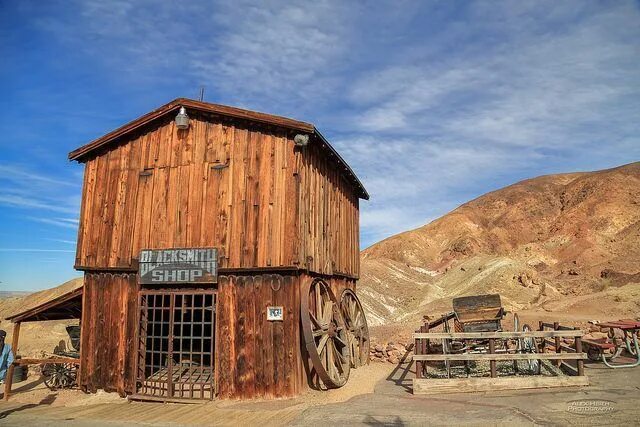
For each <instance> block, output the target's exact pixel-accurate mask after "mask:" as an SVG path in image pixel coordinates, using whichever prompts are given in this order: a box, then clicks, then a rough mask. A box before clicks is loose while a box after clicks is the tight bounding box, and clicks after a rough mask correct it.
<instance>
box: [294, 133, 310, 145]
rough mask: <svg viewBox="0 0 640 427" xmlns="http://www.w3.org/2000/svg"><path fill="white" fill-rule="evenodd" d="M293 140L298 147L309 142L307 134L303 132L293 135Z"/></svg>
mask: <svg viewBox="0 0 640 427" xmlns="http://www.w3.org/2000/svg"><path fill="white" fill-rule="evenodd" d="M293 142H294V143H295V144H296V145H297V146H298V147H304V146H306V145H307V144H308V143H309V135H305V134H302V133H299V134H297V135H296V136H294V137H293Z"/></svg>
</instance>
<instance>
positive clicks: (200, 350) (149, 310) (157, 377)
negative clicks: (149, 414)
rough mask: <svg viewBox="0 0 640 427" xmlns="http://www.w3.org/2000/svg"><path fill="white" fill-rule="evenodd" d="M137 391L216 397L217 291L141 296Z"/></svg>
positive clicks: (168, 396)
mask: <svg viewBox="0 0 640 427" xmlns="http://www.w3.org/2000/svg"><path fill="white" fill-rule="evenodd" d="M139 304H140V305H139V307H140V324H139V335H138V337H139V340H138V367H137V393H138V394H139V395H143V396H149V397H156V398H163V399H168V400H170V399H213V397H214V396H215V390H214V351H215V308H216V293H215V291H208V290H207V291H205V290H188V291H186V290H185V291H182V290H180V291H149V290H144V291H141V292H140V300H139Z"/></svg>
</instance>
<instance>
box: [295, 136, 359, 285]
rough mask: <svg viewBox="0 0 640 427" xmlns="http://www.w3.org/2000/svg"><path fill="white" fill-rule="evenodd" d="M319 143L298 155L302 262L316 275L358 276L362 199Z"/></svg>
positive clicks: (299, 230) (299, 232)
mask: <svg viewBox="0 0 640 427" xmlns="http://www.w3.org/2000/svg"><path fill="white" fill-rule="evenodd" d="M319 144H322V142H320V141H316V142H315V143H314V144H310V145H309V146H308V147H306V148H304V150H303V151H300V153H299V154H298V155H299V159H298V161H299V167H298V169H299V175H300V176H299V185H300V191H299V193H298V194H299V199H300V201H299V202H298V203H299V206H300V208H299V219H298V236H299V239H300V240H299V245H300V253H301V255H302V256H301V260H300V261H301V263H302V265H304V266H305V267H306V268H307V269H308V270H309V271H312V272H316V273H321V274H327V275H346V276H348V277H358V276H359V274H360V240H359V239H360V237H359V234H360V228H359V198H358V196H357V195H356V193H355V192H354V190H353V187H352V185H351V184H350V183H348V182H347V181H346V179H345V178H344V175H343V174H342V171H341V170H340V169H339V168H338V166H337V164H336V162H335V159H331V158H330V157H327V155H326V154H325V153H324V152H323V151H322V149H321V147H319Z"/></svg>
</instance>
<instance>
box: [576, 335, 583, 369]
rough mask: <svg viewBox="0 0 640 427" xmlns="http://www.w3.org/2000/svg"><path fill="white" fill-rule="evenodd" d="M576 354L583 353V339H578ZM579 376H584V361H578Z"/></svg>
mask: <svg viewBox="0 0 640 427" xmlns="http://www.w3.org/2000/svg"><path fill="white" fill-rule="evenodd" d="M575 344H576V354H581V353H582V337H576V339H575ZM578 375H580V376H582V375H584V360H582V359H578Z"/></svg>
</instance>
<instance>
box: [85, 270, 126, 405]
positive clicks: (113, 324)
mask: <svg viewBox="0 0 640 427" xmlns="http://www.w3.org/2000/svg"><path fill="white" fill-rule="evenodd" d="M137 298H138V285H137V280H136V275H135V274H110V273H85V278H84V292H83V304H82V306H83V310H82V320H81V326H82V329H81V337H80V366H81V369H80V374H79V378H78V384H79V386H80V388H81V389H82V390H85V391H90V392H95V391H96V390H97V389H99V388H101V389H104V390H106V391H117V392H118V393H120V395H122V396H124V395H125V394H126V393H133V392H134V391H135V363H136V355H137V343H136V342H135V334H136V330H137V328H138V312H137V307H138V300H137Z"/></svg>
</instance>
